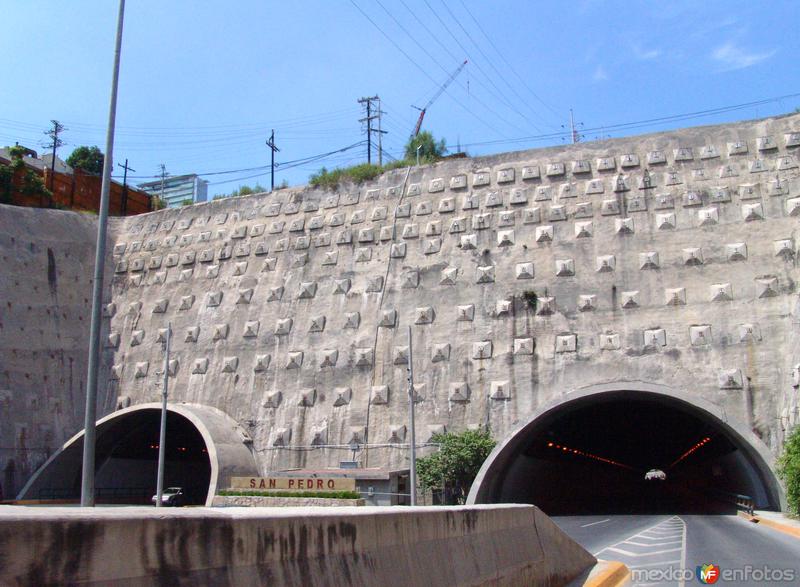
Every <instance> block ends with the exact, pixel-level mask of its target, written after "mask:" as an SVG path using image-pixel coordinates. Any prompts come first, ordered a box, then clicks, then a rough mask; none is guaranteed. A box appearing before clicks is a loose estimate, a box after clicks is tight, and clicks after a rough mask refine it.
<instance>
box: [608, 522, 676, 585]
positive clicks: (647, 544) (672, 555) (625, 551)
mask: <svg viewBox="0 0 800 587" xmlns="http://www.w3.org/2000/svg"><path fill="white" fill-rule="evenodd" d="M671 546H672V547H673V548H671ZM665 547H666V548H665ZM604 553H605V555H604V556H602V557H601V555H603V554H604ZM595 556H596V557H598V558H612V557H613V558H616V559H618V560H621V561H622V562H624V563H625V564H627V565H628V568H630V569H644V568H651V569H665V570H666V569H669V568H675V567H677V568H680V569H685V568H686V522H685V521H684V520H683V519H682V518H680V517H678V516H672V517H671V518H668V519H666V520H663V521H662V522H660V523H658V524H655V525H654V526H651V527H649V528H646V529H644V530H642V531H641V532H639V533H638V534H634V535H633V536H629V537H628V538H626V539H625V540H622V541H620V542H617V543H615V544H612V545H610V546H607V547H605V548H604V549H602V550H600V551H598V552H597V553H595ZM677 557H680V558H679V559H678V558H677ZM659 559H661V560H659ZM639 561H642V562H641V563H640V562H639ZM678 565H680V566H678ZM639 585H640V584H635V587H639ZM641 585H644V584H641ZM673 585H674V583H673ZM679 585H680V587H686V585H685V582H684V581H681V582H680V583H679Z"/></svg>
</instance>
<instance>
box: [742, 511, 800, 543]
mask: <svg viewBox="0 0 800 587" xmlns="http://www.w3.org/2000/svg"><path fill="white" fill-rule="evenodd" d="M739 515H740V516H742V517H744V518H745V519H748V520H750V521H751V522H754V523H757V524H760V525H761V526H769V527H770V528H774V529H775V530H778V531H780V532H783V533H785V534H789V535H790V536H794V537H795V538H800V520H795V519H792V518H790V517H788V516H787V515H786V514H784V513H783V512H767V511H760V510H757V511H755V512H754V514H753V515H752V516H748V515H747V514H745V513H744V512H739Z"/></svg>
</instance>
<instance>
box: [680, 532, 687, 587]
mask: <svg viewBox="0 0 800 587" xmlns="http://www.w3.org/2000/svg"><path fill="white" fill-rule="evenodd" d="M678 519H679V520H680V521H681V523H682V524H683V547H682V550H681V568H682V569H685V568H686V521H685V520H684V519H683V518H678ZM685 585H686V581H684V580H683V579H681V580H680V581H679V582H678V587H684V586H685Z"/></svg>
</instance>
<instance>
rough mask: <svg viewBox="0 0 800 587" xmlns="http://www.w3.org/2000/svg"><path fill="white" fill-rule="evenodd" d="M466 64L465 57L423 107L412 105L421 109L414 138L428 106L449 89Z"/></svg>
mask: <svg viewBox="0 0 800 587" xmlns="http://www.w3.org/2000/svg"><path fill="white" fill-rule="evenodd" d="M466 64H467V60H466V59H465V60H464V63H462V64H461V65H459V66H458V69H456V70H455V71H454V72H453V73H451V74H450V77H448V78H447V81H446V82H444V83H443V84H442V86H441V87H440V88H439V89H438V90H437V92H436V93H435V94H434V95H433V98H431V99H430V100H428V103H427V104H425V106H424V107H423V108H417V107H416V106H414V105H413V104H412V106H411V107H412V108H417V110H419V118H418V119H417V125H416V126H415V127H414V134H412V135H411V136H412V138H413V137H415V136H417V135H418V134H419V129H420V127H421V126H422V119H423V118H425V112H427V111H428V108H430V107H431V104H433V103H434V102H435V101H436V100H437V99H438V98H439V96H441V95H442V94H443V93H444V91H445V90H446V89H447V86H449V85H450V84H451V83H452V82H453V80H454V79H456V77H457V76H458V74H459V73H461V70H462V69H464V66H465V65H466Z"/></svg>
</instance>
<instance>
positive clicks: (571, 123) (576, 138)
mask: <svg viewBox="0 0 800 587" xmlns="http://www.w3.org/2000/svg"><path fill="white" fill-rule="evenodd" d="M582 124H583V123H582V122H579V123H578V126H581V125H582ZM569 128H570V134H571V136H572V144H573V145H574V144H575V143H579V142H580V140H581V139H582V138H583V137H582V136H581V135H579V134H578V129H577V128H576V126H575V118H574V117H573V115H572V108H570V109H569Z"/></svg>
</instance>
